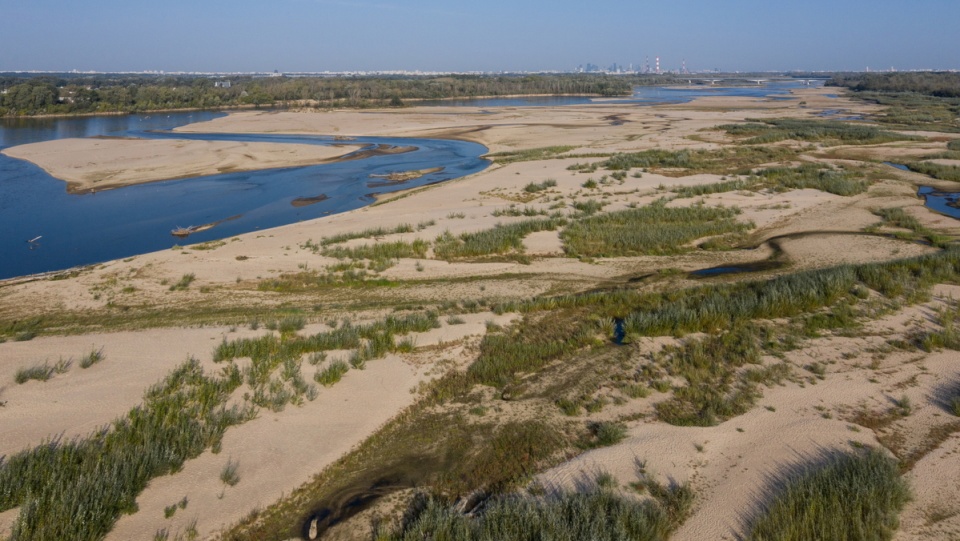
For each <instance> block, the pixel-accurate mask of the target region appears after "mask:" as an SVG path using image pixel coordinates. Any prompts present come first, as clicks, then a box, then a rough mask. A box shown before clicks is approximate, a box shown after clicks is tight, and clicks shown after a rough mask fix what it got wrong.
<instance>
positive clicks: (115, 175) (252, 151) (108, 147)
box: [3, 138, 361, 193]
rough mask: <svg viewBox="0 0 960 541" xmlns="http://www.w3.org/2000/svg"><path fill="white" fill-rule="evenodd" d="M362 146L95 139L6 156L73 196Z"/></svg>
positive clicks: (329, 156)
mask: <svg viewBox="0 0 960 541" xmlns="http://www.w3.org/2000/svg"><path fill="white" fill-rule="evenodd" d="M359 148H361V146H360V145H337V146H320V145H303V144H280V143H246V142H229V141H188V140H166V139H122V138H90V139H60V140H57V141H45V142H42V143H31V144H28V145H21V146H17V147H13V148H8V149H6V150H4V151H3V153H4V154H6V155H8V156H11V157H13V158H19V159H22V160H27V161H30V162H33V163H35V164H37V165H39V166H40V167H42V168H43V170H44V171H46V172H48V173H50V175H52V176H54V177H56V178H59V179H61V180H65V181H66V182H67V189H68V191H70V192H73V193H84V192H91V191H95V190H108V189H111V188H119V187H122V186H130V185H133V184H141V183H144V182H154V181H158V180H171V179H181V178H191V177H199V176H205V175H216V174H220V173H232V172H237V171H255V170H260V169H271V168H276V167H297V166H303V165H316V164H320V163H327V162H331V161H334V160H336V159H338V158H340V157H342V156H344V155H346V154H350V153H351V152H353V151H355V150H357V149H359Z"/></svg>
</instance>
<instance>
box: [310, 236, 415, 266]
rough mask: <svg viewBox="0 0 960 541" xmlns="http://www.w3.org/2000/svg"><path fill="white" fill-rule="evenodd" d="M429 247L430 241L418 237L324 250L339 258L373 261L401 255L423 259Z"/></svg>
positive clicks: (326, 253)
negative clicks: (407, 240) (408, 240)
mask: <svg viewBox="0 0 960 541" xmlns="http://www.w3.org/2000/svg"><path fill="white" fill-rule="evenodd" d="M429 247H430V244H429V243H428V242H426V241H423V240H420V239H416V240H414V241H413V242H405V241H396V242H377V243H374V244H365V245H363V246H358V247H356V248H344V247H341V246H337V247H334V248H327V249H325V250H323V255H325V256H327V257H335V258H337V259H369V260H371V261H376V260H381V259H399V258H401V257H409V258H418V259H423V258H424V257H426V255H427V248H429Z"/></svg>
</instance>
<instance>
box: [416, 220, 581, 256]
mask: <svg viewBox="0 0 960 541" xmlns="http://www.w3.org/2000/svg"><path fill="white" fill-rule="evenodd" d="M565 224H566V220H564V219H563V218H541V219H534V220H525V221H522V222H516V223H512V224H497V225H496V226H494V227H493V228H492V229H485V230H483V231H476V232H473V233H463V234H461V235H459V236H453V235H451V234H450V232H445V233H444V234H443V235H440V236H439V237H437V240H436V242H435V243H434V248H433V252H434V255H436V257H437V258H439V259H445V260H448V261H449V260H454V259H463V258H469V257H483V256H489V255H495V254H506V253H517V254H520V253H523V238H524V237H526V236H527V235H529V234H531V233H536V232H538V231H553V230H555V229H557V228H558V227H562V226H563V225H565Z"/></svg>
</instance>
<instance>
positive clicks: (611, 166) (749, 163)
mask: <svg viewBox="0 0 960 541" xmlns="http://www.w3.org/2000/svg"><path fill="white" fill-rule="evenodd" d="M796 155H797V153H796V151H794V150H791V149H787V148H782V147H765V146H737V147H733V148H722V149H719V150H705V149H693V150H676V151H673V150H662V149H652V150H644V151H642V152H628V153H619V154H615V155H613V156H612V157H610V158H609V159H607V160H604V161H601V162H599V163H597V164H586V165H581V164H575V165H572V166H570V167H569V169H571V170H574V171H592V170H595V169H596V168H597V167H603V168H605V169H608V170H611V171H629V170H630V169H635V168H644V169H684V170H687V171H690V172H691V174H692V173H715V174H725V173H732V172H735V171H739V170H744V169H749V168H751V167H755V166H757V165H760V164H764V163H771V162H780V161H784V160H789V159H792V158H794V157H796Z"/></svg>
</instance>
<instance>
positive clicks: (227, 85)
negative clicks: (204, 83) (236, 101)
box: [213, 81, 231, 88]
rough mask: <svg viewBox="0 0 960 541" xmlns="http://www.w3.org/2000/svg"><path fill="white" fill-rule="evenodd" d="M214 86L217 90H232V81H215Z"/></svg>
mask: <svg viewBox="0 0 960 541" xmlns="http://www.w3.org/2000/svg"><path fill="white" fill-rule="evenodd" d="M213 86H214V87H215V88H230V86H231V85H230V81H214V82H213Z"/></svg>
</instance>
